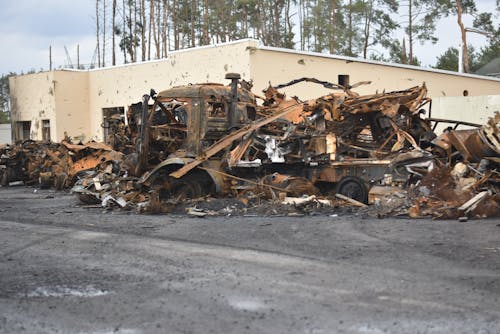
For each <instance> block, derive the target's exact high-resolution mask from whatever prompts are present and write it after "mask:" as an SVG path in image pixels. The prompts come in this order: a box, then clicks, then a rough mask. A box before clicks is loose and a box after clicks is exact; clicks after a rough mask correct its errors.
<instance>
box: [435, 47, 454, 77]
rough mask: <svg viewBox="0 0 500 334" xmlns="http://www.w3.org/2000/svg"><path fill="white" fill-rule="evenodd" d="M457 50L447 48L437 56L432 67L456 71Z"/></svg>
mask: <svg viewBox="0 0 500 334" xmlns="http://www.w3.org/2000/svg"><path fill="white" fill-rule="evenodd" d="M458 51H459V50H458V49H457V48H454V47H450V48H448V50H446V51H445V52H444V53H443V54H442V55H440V56H439V57H437V62H436V66H434V68H438V69H441V70H448V71H455V72H456V71H458V53H459V52H458Z"/></svg>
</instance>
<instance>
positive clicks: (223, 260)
mask: <svg viewBox="0 0 500 334" xmlns="http://www.w3.org/2000/svg"><path fill="white" fill-rule="evenodd" d="M499 225H500V220H498V219H489V220H484V221H468V222H465V223H462V222H457V221H430V220H408V219H384V220H381V219H372V218H363V217H361V216H356V215H348V216H343V215H340V216H336V217H331V216H312V217H206V218H189V217H186V216H173V215H156V216H155V215H138V214H134V213H124V212H116V211H107V210H103V209H96V208H85V207H82V206H80V205H79V204H78V202H77V201H76V199H75V198H74V197H73V196H71V195H69V194H66V193H57V192H53V191H49V190H35V189H33V188H24V187H22V188H0V253H1V257H0V333H96V334H97V333H99V334H100V333H127V334H128V333H130V334H132V333H376V334H378V333H499V332H500V279H499V278H500V227H499Z"/></svg>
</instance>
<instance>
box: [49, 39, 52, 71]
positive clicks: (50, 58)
mask: <svg viewBox="0 0 500 334" xmlns="http://www.w3.org/2000/svg"><path fill="white" fill-rule="evenodd" d="M49 71H52V45H49Z"/></svg>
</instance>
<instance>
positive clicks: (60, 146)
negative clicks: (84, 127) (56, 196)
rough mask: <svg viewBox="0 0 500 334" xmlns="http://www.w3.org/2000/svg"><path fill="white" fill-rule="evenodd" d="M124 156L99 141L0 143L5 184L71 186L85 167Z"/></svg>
mask: <svg viewBox="0 0 500 334" xmlns="http://www.w3.org/2000/svg"><path fill="white" fill-rule="evenodd" d="M122 158H123V154H122V153H120V152H116V151H113V150H112V148H111V147H109V146H108V145H105V144H103V143H98V142H89V143H87V144H85V145H82V144H80V145H74V144H72V143H71V140H70V139H69V138H66V139H65V140H63V141H62V142H61V143H48V142H37V141H32V140H28V141H24V142H20V143H18V144H16V145H5V146H2V147H0V181H1V185H2V186H14V185H20V184H25V185H40V187H42V188H50V187H54V188H55V189H57V190H62V189H68V188H70V187H72V186H73V185H74V183H75V181H76V180H77V175H79V174H80V173H81V172H82V171H86V170H89V169H94V168H102V165H103V164H106V163H107V162H110V163H111V162H113V161H120V160H122Z"/></svg>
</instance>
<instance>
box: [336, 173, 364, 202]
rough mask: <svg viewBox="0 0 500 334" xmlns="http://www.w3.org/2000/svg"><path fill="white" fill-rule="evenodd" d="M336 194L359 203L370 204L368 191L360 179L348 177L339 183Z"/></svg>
mask: <svg viewBox="0 0 500 334" xmlns="http://www.w3.org/2000/svg"><path fill="white" fill-rule="evenodd" d="M336 192H337V193H338V194H342V195H344V196H347V197H350V198H352V199H355V200H356V201H358V202H362V203H365V204H366V203H368V190H367V189H366V186H365V184H364V182H363V180H361V179H360V178H358V177H354V176H346V177H344V178H343V179H342V180H340V182H339V183H337V187H336Z"/></svg>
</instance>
